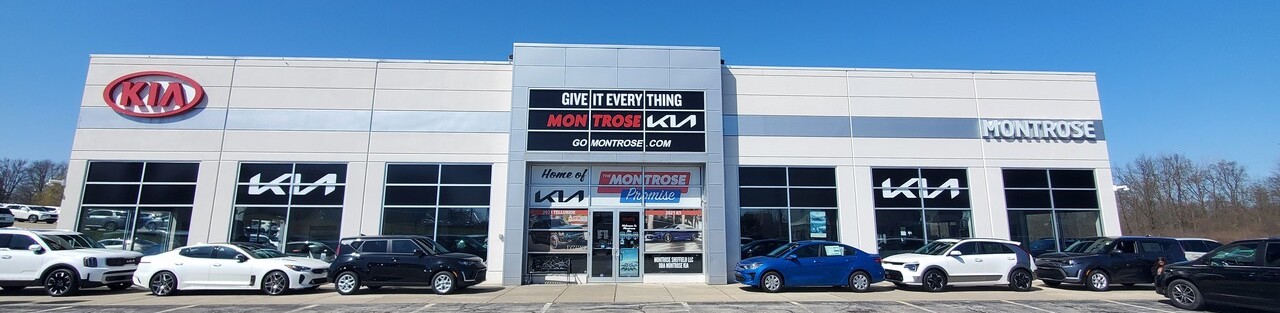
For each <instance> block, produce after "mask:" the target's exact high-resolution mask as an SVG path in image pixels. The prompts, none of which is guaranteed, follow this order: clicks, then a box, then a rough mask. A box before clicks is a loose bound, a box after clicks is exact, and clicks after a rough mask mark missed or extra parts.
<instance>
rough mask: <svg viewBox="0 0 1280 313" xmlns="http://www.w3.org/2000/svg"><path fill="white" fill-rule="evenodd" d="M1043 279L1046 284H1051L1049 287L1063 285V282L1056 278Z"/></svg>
mask: <svg viewBox="0 0 1280 313" xmlns="http://www.w3.org/2000/svg"><path fill="white" fill-rule="evenodd" d="M1042 281H1043V282H1044V285H1045V286H1049V287H1057V286H1061V285H1062V282H1060V281H1056V280H1042Z"/></svg>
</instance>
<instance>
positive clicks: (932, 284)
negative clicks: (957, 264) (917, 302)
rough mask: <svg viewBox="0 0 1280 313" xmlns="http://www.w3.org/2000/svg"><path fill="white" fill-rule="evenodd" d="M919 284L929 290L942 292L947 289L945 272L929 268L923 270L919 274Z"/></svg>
mask: <svg viewBox="0 0 1280 313" xmlns="http://www.w3.org/2000/svg"><path fill="white" fill-rule="evenodd" d="M920 277H921V278H920V279H921V281H920V286H921V287H924V290H926V291H929V292H942V291H945V290H947V274H946V273H943V272H942V270H939V269H931V270H928V271H925V272H924V275H921V276H920Z"/></svg>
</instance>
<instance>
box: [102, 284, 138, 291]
mask: <svg viewBox="0 0 1280 313" xmlns="http://www.w3.org/2000/svg"><path fill="white" fill-rule="evenodd" d="M129 287H133V283H114V284H108V285H107V289H111V290H114V291H121V290H125V289H129Z"/></svg>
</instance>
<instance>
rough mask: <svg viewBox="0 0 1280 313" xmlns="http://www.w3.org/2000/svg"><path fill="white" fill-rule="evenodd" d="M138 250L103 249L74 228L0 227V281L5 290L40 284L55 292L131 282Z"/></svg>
mask: <svg viewBox="0 0 1280 313" xmlns="http://www.w3.org/2000/svg"><path fill="white" fill-rule="evenodd" d="M141 259H142V253H138V252H133V251H121V250H115V249H106V248H103V247H102V245H101V244H98V243H97V242H96V241H93V240H89V239H88V238H85V237H84V235H81V234H80V233H77V232H72V231H65V230H27V229H21V228H0V264H3V266H0V286H2V287H3V288H4V290H5V291H16V290H22V289H23V288H26V287H27V286H43V287H44V290H45V293H48V294H49V295H50V296H54V297H60V296H68V295H72V294H75V293H76V292H77V291H79V290H80V288H91V287H99V286H107V287H108V288H111V290H122V289H126V288H129V286H133V282H132V279H133V272H134V271H135V270H137V269H138V262H139V261H140V260H141Z"/></svg>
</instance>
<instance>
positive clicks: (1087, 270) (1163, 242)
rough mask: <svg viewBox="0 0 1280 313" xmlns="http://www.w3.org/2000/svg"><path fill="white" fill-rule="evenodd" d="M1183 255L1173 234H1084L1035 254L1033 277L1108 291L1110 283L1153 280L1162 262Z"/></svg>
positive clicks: (1170, 260)
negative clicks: (1055, 248) (1060, 247)
mask: <svg viewBox="0 0 1280 313" xmlns="http://www.w3.org/2000/svg"><path fill="white" fill-rule="evenodd" d="M1186 259H1187V257H1186V255H1185V254H1184V253H1183V251H1182V246H1181V245H1179V244H1178V241H1177V240H1175V239H1173V238H1163V237H1138V236H1123V237H1094V238H1084V239H1080V241H1077V242H1075V243H1073V244H1071V246H1069V247H1067V248H1066V249H1063V250H1062V252H1054V253H1045V254H1041V255H1040V256H1039V257H1036V277H1039V278H1040V280H1042V281H1044V284H1045V285H1048V286H1050V287H1053V286H1058V285H1060V284H1062V283H1071V284H1083V285H1084V286H1085V287H1087V288H1089V290H1093V291H1107V290H1109V289H1111V285H1112V284H1122V285H1125V286H1132V285H1134V284H1150V283H1154V282H1155V279H1156V274H1157V273H1158V272H1159V269H1160V267H1161V266H1164V265H1165V264H1171V263H1174V262H1182V261H1185V260H1186Z"/></svg>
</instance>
